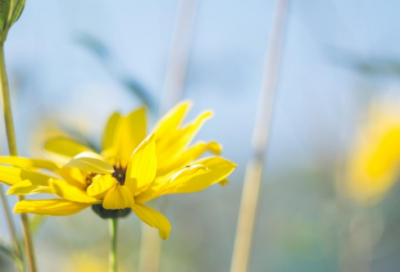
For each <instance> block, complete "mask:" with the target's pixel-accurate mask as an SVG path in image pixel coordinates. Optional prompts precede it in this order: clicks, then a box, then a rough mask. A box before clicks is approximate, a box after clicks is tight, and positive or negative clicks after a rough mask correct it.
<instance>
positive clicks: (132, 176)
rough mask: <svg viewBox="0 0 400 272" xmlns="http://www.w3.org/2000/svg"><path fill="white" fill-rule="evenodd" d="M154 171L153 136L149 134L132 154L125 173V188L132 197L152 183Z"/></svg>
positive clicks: (154, 150) (155, 164) (155, 161)
mask: <svg viewBox="0 0 400 272" xmlns="http://www.w3.org/2000/svg"><path fill="white" fill-rule="evenodd" d="M156 170H157V158H156V147H155V136H154V134H151V135H150V136H149V137H147V138H146V139H145V140H144V141H143V142H142V143H141V144H140V145H139V146H138V148H136V150H135V151H134V152H133V154H132V158H131V159H130V161H129V164H128V169H127V171H126V177H125V186H127V187H128V188H129V189H130V190H131V192H132V194H133V195H136V194H138V193H140V192H141V191H144V190H146V189H147V188H148V187H149V186H150V185H151V183H152V182H153V181H154V178H155V176H156Z"/></svg>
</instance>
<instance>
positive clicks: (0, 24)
mask: <svg viewBox="0 0 400 272" xmlns="http://www.w3.org/2000/svg"><path fill="white" fill-rule="evenodd" d="M10 2H11V1H10V0H0V32H3V31H4V29H5V28H6V26H7V20H8V14H9V13H10V8H11V6H10Z"/></svg>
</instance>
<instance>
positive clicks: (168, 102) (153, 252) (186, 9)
mask: <svg viewBox="0 0 400 272" xmlns="http://www.w3.org/2000/svg"><path fill="white" fill-rule="evenodd" d="M197 2H198V1H197V0H181V1H180V4H179V10H178V15H177V22H176V25H175V30H174V34H173V39H172V45H171V51H170V53H169V59H168V64H167V69H166V75H165V82H164V88H163V97H162V99H161V102H160V108H159V115H160V116H161V115H162V114H164V113H165V112H167V111H168V110H169V109H171V108H172V107H173V106H174V105H176V104H177V103H178V102H179V101H180V100H181V99H182V96H183V90H184V85H185V78H186V71H187V64H188V60H189V55H190V46H191V40H192V34H193V29H194V22H195V15H196V8H197V5H198V3H197ZM161 250H162V247H161V239H160V238H159V236H158V231H155V230H153V229H151V228H150V227H149V226H147V225H146V224H142V239H141V247H140V260H139V272H157V271H158V270H159V267H160V258H161Z"/></svg>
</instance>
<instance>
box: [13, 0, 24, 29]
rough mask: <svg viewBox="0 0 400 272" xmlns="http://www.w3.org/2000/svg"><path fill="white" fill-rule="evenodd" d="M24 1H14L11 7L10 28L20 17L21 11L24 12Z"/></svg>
mask: <svg viewBox="0 0 400 272" xmlns="http://www.w3.org/2000/svg"><path fill="white" fill-rule="evenodd" d="M25 3H26V0H17V1H15V4H14V7H13V14H12V16H11V22H10V26H12V25H13V24H14V23H15V22H16V21H17V20H18V19H19V17H20V16H21V13H22V11H23V10H24V7H25Z"/></svg>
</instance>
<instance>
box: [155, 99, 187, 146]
mask: <svg viewBox="0 0 400 272" xmlns="http://www.w3.org/2000/svg"><path fill="white" fill-rule="evenodd" d="M190 107H191V103H190V102H189V101H183V102H181V103H179V104H178V105H176V106H175V107H174V108H173V109H171V110H170V111H169V112H167V113H166V114H165V115H164V116H163V117H162V118H161V120H160V121H159V122H158V123H157V125H156V126H155V128H154V133H156V135H157V137H159V138H164V137H165V136H166V135H167V134H169V133H171V131H175V130H177V129H178V127H179V125H180V124H181V122H182V120H183V118H184V117H185V115H186V113H187V112H188V110H189V109H190Z"/></svg>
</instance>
